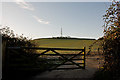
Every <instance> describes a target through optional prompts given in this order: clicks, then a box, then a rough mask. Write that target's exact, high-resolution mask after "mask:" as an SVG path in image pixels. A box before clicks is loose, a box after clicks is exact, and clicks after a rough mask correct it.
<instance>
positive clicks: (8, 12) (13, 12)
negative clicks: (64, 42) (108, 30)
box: [2, 0, 111, 39]
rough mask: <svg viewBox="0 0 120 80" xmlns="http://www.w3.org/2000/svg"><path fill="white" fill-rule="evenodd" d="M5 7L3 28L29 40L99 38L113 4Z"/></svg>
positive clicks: (17, 4)
mask: <svg viewBox="0 0 120 80" xmlns="http://www.w3.org/2000/svg"><path fill="white" fill-rule="evenodd" d="M20 1H21V2H19V0H14V2H3V3H2V25H3V26H9V27H10V28H11V29H12V30H14V32H15V33H17V34H19V35H20V34H24V35H25V36H28V37H30V38H33V39H35V38H43V37H56V36H60V32H61V31H60V30H61V27H62V29H63V35H64V36H71V37H79V38H80V37H90V38H99V37H101V36H103V27H102V26H103V24H104V22H103V18H102V16H103V15H104V14H105V11H106V9H107V7H109V5H110V4H111V3H110V2H25V0H20Z"/></svg>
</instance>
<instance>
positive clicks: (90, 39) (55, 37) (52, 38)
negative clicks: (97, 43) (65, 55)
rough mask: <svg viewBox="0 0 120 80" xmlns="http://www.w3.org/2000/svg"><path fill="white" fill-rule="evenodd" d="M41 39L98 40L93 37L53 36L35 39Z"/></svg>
mask: <svg viewBox="0 0 120 80" xmlns="http://www.w3.org/2000/svg"><path fill="white" fill-rule="evenodd" d="M40 39H74V40H96V39H92V38H72V37H52V38H38V39H34V40H40Z"/></svg>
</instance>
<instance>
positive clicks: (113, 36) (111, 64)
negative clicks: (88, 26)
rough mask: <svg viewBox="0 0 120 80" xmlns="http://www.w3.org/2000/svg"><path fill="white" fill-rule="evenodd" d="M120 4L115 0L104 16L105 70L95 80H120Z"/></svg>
mask: <svg viewBox="0 0 120 80" xmlns="http://www.w3.org/2000/svg"><path fill="white" fill-rule="evenodd" d="M119 14H120V3H119V2H118V1H115V0H113V2H112V4H111V5H110V7H109V8H108V10H106V14H105V15H104V16H103V17H104V20H105V25H104V34H105V35H104V37H103V44H102V45H103V50H104V56H105V63H104V65H103V69H101V70H99V71H98V72H96V74H95V78H94V79H95V80H120V15H119Z"/></svg>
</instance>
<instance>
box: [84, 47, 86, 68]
mask: <svg viewBox="0 0 120 80" xmlns="http://www.w3.org/2000/svg"><path fill="white" fill-rule="evenodd" d="M85 56H86V52H85V47H84V69H85V59H86V58H85Z"/></svg>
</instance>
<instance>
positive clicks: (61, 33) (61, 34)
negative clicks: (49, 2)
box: [61, 27, 63, 37]
mask: <svg viewBox="0 0 120 80" xmlns="http://www.w3.org/2000/svg"><path fill="white" fill-rule="evenodd" d="M61 37H63V35H62V27H61Z"/></svg>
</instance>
